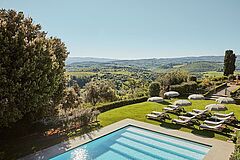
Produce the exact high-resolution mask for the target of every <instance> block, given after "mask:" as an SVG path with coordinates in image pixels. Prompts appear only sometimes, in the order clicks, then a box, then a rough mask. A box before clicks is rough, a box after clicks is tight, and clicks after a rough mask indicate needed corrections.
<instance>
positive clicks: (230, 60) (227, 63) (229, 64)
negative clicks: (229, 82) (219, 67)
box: [223, 50, 236, 76]
mask: <svg viewBox="0 0 240 160" xmlns="http://www.w3.org/2000/svg"><path fill="white" fill-rule="evenodd" d="M235 62H236V55H235V54H234V53H233V50H226V51H225V57H224V67H223V71H224V73H223V74H224V76H228V75H230V74H234V71H235V69H236V66H235Z"/></svg>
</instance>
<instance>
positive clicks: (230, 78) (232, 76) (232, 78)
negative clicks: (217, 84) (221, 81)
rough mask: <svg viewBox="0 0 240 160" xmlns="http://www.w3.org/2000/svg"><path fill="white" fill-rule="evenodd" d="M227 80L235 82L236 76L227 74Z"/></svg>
mask: <svg viewBox="0 0 240 160" xmlns="http://www.w3.org/2000/svg"><path fill="white" fill-rule="evenodd" d="M228 80H229V81H234V80H236V76H234V75H233V74H229V75H228Z"/></svg>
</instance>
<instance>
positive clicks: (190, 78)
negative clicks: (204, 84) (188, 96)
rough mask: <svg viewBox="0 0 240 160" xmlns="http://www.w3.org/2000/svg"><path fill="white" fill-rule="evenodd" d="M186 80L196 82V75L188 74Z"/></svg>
mask: <svg viewBox="0 0 240 160" xmlns="http://www.w3.org/2000/svg"><path fill="white" fill-rule="evenodd" d="M188 81H194V82H197V77H196V76H193V75H190V76H188Z"/></svg>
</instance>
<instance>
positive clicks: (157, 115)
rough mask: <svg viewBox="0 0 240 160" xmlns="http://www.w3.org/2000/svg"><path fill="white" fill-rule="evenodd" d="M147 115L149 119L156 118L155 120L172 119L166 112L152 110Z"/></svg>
mask: <svg viewBox="0 0 240 160" xmlns="http://www.w3.org/2000/svg"><path fill="white" fill-rule="evenodd" d="M146 117H147V118H148V119H154V120H165V119H170V116H169V115H168V114H166V113H164V112H157V111H152V112H151V113H150V114H146Z"/></svg>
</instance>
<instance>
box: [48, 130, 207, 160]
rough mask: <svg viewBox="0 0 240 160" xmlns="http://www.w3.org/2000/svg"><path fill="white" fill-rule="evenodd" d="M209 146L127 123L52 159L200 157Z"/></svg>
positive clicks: (168, 159) (190, 159)
mask: <svg viewBox="0 0 240 160" xmlns="http://www.w3.org/2000/svg"><path fill="white" fill-rule="evenodd" d="M209 149H210V146H207V145H203V144H200V143H195V142H192V141H188V140H184V139H181V138H176V137H172V136H169V135H165V134H161V133H156V132H152V131H149V130H146V129H142V128H138V127H134V126H127V127H124V128H122V129H120V130H117V131H115V132H112V133H110V134H108V135H106V136H103V137H101V138H99V139H96V140H93V141H91V142H89V143H86V144H83V145H81V146H79V147H77V148H74V149H72V150H70V151H68V152H65V153H63V154H61V155H58V156H56V157H54V158H52V159H51V160H93V159H96V160H131V159H133V160H157V159H158V160H202V159H203V158H204V156H205V155H206V154H207V153H208V151H209Z"/></svg>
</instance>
